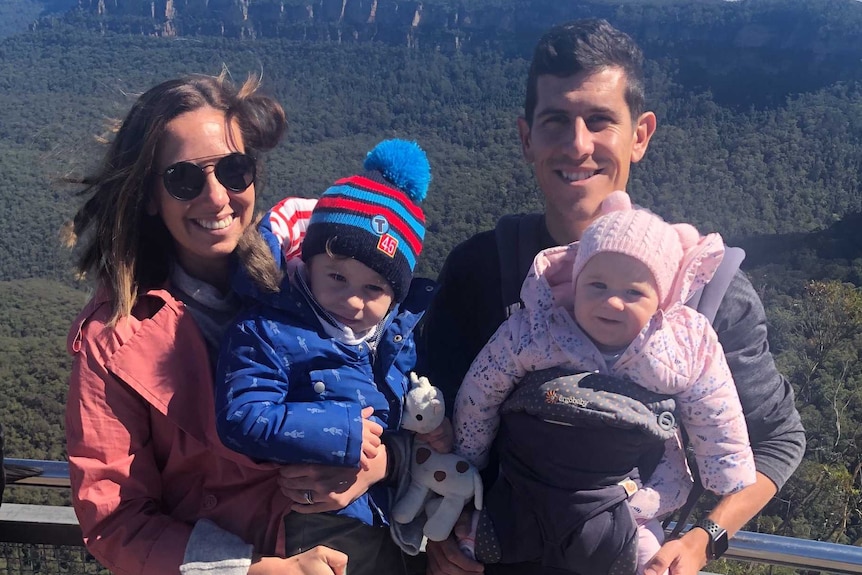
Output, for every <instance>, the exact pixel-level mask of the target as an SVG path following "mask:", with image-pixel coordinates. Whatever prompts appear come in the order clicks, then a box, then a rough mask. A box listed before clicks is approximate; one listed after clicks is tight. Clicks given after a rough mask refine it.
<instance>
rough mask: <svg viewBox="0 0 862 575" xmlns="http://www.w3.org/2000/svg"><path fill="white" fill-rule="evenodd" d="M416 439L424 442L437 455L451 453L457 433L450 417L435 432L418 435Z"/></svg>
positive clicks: (445, 418) (444, 419)
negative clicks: (453, 428)
mask: <svg viewBox="0 0 862 575" xmlns="http://www.w3.org/2000/svg"><path fill="white" fill-rule="evenodd" d="M416 439H417V440H419V441H424V442H425V443H427V444H428V445H429V446H431V449H433V450H434V451H436V452H437V453H449V452H450V451H452V446H453V445H454V444H455V432H454V431H453V430H452V422H451V421H449V418H448V417H444V418H443V422H442V423H441V424H440V425H438V426H437V428H436V429H434V430H433V431H429V432H428V433H417V434H416Z"/></svg>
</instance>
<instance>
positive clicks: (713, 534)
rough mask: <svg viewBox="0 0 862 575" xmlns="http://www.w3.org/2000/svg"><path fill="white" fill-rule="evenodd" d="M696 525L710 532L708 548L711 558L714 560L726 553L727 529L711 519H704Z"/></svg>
mask: <svg viewBox="0 0 862 575" xmlns="http://www.w3.org/2000/svg"><path fill="white" fill-rule="evenodd" d="M696 526H697V527H700V528H701V529H703V530H704V531H706V532H707V533H708V534H709V547H708V549H707V554H708V558H709V560H710V561H712V560H714V559H718V558H719V557H721V556H722V555H724V552H725V551H727V530H726V529H724V528H723V527H721V526H720V525H719V524H718V523H716V522H715V521H712V520H711V519H702V520H700V521H698V523H697V525H696Z"/></svg>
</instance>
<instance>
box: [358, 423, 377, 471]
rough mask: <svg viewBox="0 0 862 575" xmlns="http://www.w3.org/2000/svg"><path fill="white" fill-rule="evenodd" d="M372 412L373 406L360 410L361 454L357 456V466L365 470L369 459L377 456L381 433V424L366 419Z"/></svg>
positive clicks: (367, 467)
mask: <svg viewBox="0 0 862 575" xmlns="http://www.w3.org/2000/svg"><path fill="white" fill-rule="evenodd" d="M373 413H374V408H373V407H366V408H364V409H363V410H362V454H361V455H360V456H359V466H360V467H361V468H362V469H364V470H366V471H368V469H369V465H370V464H369V461H370V460H372V459H374V458H375V457H377V451H378V449H379V448H380V436H381V435H383V426H382V425H380V424H379V423H377V422H375V421H371V420H370V419H368V418H369V417H371V415H372V414H373Z"/></svg>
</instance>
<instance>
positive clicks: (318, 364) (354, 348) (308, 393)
mask: <svg viewBox="0 0 862 575" xmlns="http://www.w3.org/2000/svg"><path fill="white" fill-rule="evenodd" d="M364 168H365V170H366V171H365V173H363V174H359V175H354V176H350V177H347V178H343V179H341V180H339V181H337V182H336V183H335V184H334V185H333V186H332V187H330V188H329V189H328V190H326V191H325V192H324V193H323V194H322V196H321V197H320V199H319V200H318V201H317V202H316V204H314V205H313V210H312V211H311V216H310V219H309V220H308V221H307V225H306V224H305V220H304V215H307V214H304V213H303V211H302V208H305V209H307V208H308V207H310V206H311V204H312V203H313V200H310V201H309V200H303V201H301V202H297V204H298V206H299V209H297V211H296V212H295V213H294V214H293V216H294V217H293V218H289V219H288V220H284V221H283V220H282V219H279V218H278V217H271V218H267V219H266V220H265V223H264V224H263V225H262V226H261V227H260V233H261V234H262V235H263V236H264V238H263V239H264V240H266V242H267V244H268V245H269V248H270V249H269V250H264V251H266V252H267V254H266V255H267V256H268V255H270V254H269V252H270V251H271V252H272V254H279V256H278V257H279V260H280V261H282V257H281V255H280V254H285V255H287V256H288V257H289V256H291V255H293V254H295V253H296V252H297V251H301V260H300V259H299V258H294V259H290V260H289V261H287V262H286V263H283V265H282V266H281V269H282V270H285V271H286V272H287V273H286V274H285V275H284V277H278V275H277V276H276V281H275V282H272V281H271V280H270V279H268V276H267V274H268V273H269V272H272V271H276V272H278V271H279V270H274V266H271V269H269V270H267V268H266V266H261V265H259V261H258V259H257V258H255V257H253V252H249V251H248V250H244V249H242V247H243V244H241V249H240V254H241V255H240V257H241V259H242V260H243V261H242V264H243V269H242V270H241V271H240V272H239V273H238V275H237V280H236V281H235V284H236V285H235V289H236V290H237V292H238V293H240V294H241V295H243V296H245V297H246V298H248V299H249V300H250V301H251V304H250V305H249V306H248V307H247V308H246V311H244V312H243V313H242V314H241V315H240V317H239V318H238V319H237V320H236V322H235V324H234V325H233V326H232V327H230V328H229V329H228V332H227V334H226V339H225V343H224V345H223V346H222V350H221V356H220V358H219V361H218V370H217V377H216V381H218V382H219V383H218V385H217V390H216V412H217V417H216V424H217V429H218V432H219V436H220V438H221V440H222V441H223V442H224V443H225V445H226V446H228V447H230V448H231V449H234V450H235V451H238V452H240V453H243V454H246V455H248V456H250V457H252V458H254V459H258V460H267V461H272V462H276V463H282V464H296V463H314V464H322V465H334V466H348V467H356V468H357V469H358V468H359V467H364V468H367V467H368V466H369V465H370V464H371V463H372V460H373V459H374V458H375V456H376V455H377V452H378V448H379V446H380V443H381V437H382V436H383V434H384V433H387V432H390V431H391V432H397V430H398V428H399V424H400V421H401V417H402V402H403V398H404V395H405V394H406V393H407V391H409V389H410V379H409V377H408V373H409V372H410V370H411V369H412V368H413V367H414V364H415V360H416V352H415V345H414V341H413V330H414V328H415V327H416V324H417V322H418V321H419V319H420V318H421V317H422V314H423V313H424V310H425V309H426V307H427V304H428V303H429V301H430V298H431V295H432V294H433V287H432V285H431V283H430V282H428V281H427V280H419V279H416V280H414V279H413V270H414V268H415V265H416V259H417V257H418V256H419V253H420V251H421V250H422V242H423V238H424V235H425V218H424V215H423V213H422V210H421V208H420V207H419V205H418V204H419V203H420V202H421V201H422V200H423V199H424V197H425V195H426V191H427V187H428V184H429V182H430V178H431V174H430V167H429V165H428V161H427V158H426V156H425V153H424V152H423V151H422V150H421V149H420V148H419V146H418V145H416V144H415V143H413V142H407V141H403V140H387V141H384V142H381V143H380V144H378V145H377V146H376V147H375V148H374V149H373V150H372V151H371V152H369V154H368V157H367V158H366V161H365V163H364ZM281 205H282V204H280V206H281ZM279 227H283V228H284V230H281V233H279V229H278V228H279ZM285 232H286V233H285ZM285 235H286V236H287V237H288V244H289V245H285V246H281V245H280V239H282V238H283V237H284V236H285ZM300 243H301V246H300ZM298 246H300V250H297V247H298ZM273 263H274V262H273ZM260 270H264V272H261V271H260ZM273 283H274V284H275V285H271V284H273ZM267 286H269V287H267ZM390 461H391V458H390ZM314 497H315V495H314V491H312V490H305V491H303V492H298V493H296V494H293V495H292V498H293V499H294V500H295V501H296V502H297V504H298V505H301V506H313V505H314V503H315V499H314ZM390 498H391V493H390V490H389V488H388V487H386V486H383V485H380V484H377V485H375V486H372V487H371V489H369V490H368V491H367V492H366V493H365V494H364V495H362V496H361V497H359V498H358V499H356V500H355V501H353V502H352V503H351V504H350V505H348V506H347V507H345V508H344V509H341V510H339V511H337V512H333V513H291V514H289V515H288V516H287V517H286V519H285V536H286V539H287V544H286V553H287V555H293V554H295V553H299V552H301V551H303V550H304V549H308V548H312V547H314V546H316V545H318V544H325V545H327V546H330V547H334V548H336V549H339V550H340V551H343V552H345V553H348V555H349V556H350V570H351V573H353V572H354V571H355V572H356V573H377V572H380V573H384V572H385V573H389V572H399V571H401V570H403V566H402V564H401V557H400V553H399V551H398V549H397V547H393V546H394V543H393V541H392V540H391V538H390V537H389V529H388V524H389V519H388V517H387V515H388V513H389V499H390ZM310 509H311V508H309V510H310Z"/></svg>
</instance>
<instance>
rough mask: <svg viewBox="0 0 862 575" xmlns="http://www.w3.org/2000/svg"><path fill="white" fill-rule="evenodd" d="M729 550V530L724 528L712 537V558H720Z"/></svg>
mask: <svg viewBox="0 0 862 575" xmlns="http://www.w3.org/2000/svg"><path fill="white" fill-rule="evenodd" d="M725 551H727V531H725V530H724V529H722V530H721V532H720V533H719V534H718V536H714V537H713V538H712V558H713V559H718V558H719V557H721V556H722V555H724V552H725Z"/></svg>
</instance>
